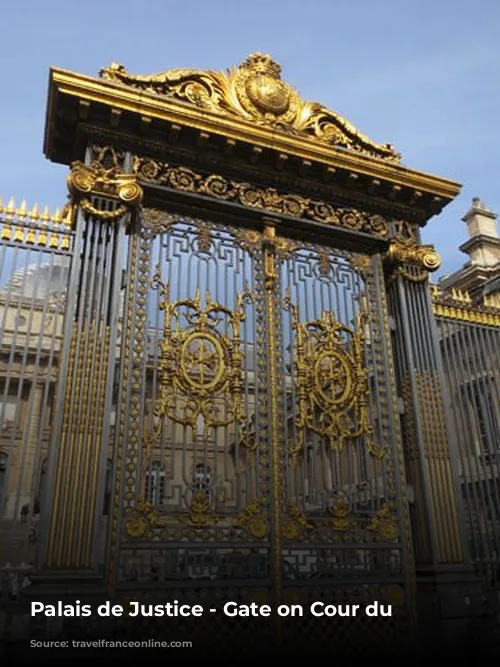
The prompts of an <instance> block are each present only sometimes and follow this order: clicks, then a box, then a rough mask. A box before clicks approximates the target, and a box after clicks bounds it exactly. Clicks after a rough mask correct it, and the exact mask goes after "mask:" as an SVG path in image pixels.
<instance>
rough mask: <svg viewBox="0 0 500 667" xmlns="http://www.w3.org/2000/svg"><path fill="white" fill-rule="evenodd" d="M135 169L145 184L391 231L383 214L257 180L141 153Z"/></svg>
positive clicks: (350, 226)
mask: <svg viewBox="0 0 500 667" xmlns="http://www.w3.org/2000/svg"><path fill="white" fill-rule="evenodd" d="M133 170H134V173H135V174H136V176H137V178H138V179H139V181H142V182H145V183H157V184H160V185H165V186H167V187H170V188H173V189H175V190H180V191H183V192H194V193H198V194H201V195H205V196H207V197H211V198H214V199H222V200H226V201H234V202H238V203H239V204H243V205H244V206H247V207H249V208H253V209H259V210H261V211H265V212H267V213H271V214H279V215H289V216H293V217H297V218H304V219H306V220H311V221H314V222H318V223H321V224H324V225H328V226H333V227H341V228H343V229H350V230H352V231H359V232H364V233H367V234H371V235H374V236H379V237H386V236H387V235H388V233H389V232H388V225H387V222H386V220H385V219H384V218H383V217H382V216H380V215H377V214H374V213H362V212H361V211H357V210H356V209H353V208H341V207H336V206H334V205H332V204H328V203H326V202H322V201H318V200H313V199H310V198H308V197H303V196H302V195H298V194H292V193H283V192H279V191H278V190H276V189H274V188H263V187H260V186H258V185H257V184H255V183H247V182H242V181H235V180H230V179H227V178H225V177H223V176H220V175H218V174H210V175H208V176H206V175H203V174H200V173H198V172H196V171H194V170H192V169H189V168H187V167H179V166H174V165H169V164H167V163H164V162H159V161H155V160H151V159H149V158H142V157H137V156H135V157H134V160H133Z"/></svg>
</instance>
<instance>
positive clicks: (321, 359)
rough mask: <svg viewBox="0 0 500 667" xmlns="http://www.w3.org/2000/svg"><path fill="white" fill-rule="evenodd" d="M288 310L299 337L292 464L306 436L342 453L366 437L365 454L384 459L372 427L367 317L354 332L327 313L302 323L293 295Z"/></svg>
mask: <svg viewBox="0 0 500 667" xmlns="http://www.w3.org/2000/svg"><path fill="white" fill-rule="evenodd" d="M285 307H286V309H287V310H289V311H290V313H291V315H292V326H293V329H294V331H295V334H296V379H295V382H296V385H297V394H298V416H297V418H296V426H297V431H298V437H297V441H296V442H293V443H291V445H290V449H289V454H290V457H291V460H292V463H294V464H296V463H297V460H298V457H299V455H300V453H301V452H302V451H303V449H304V446H305V441H306V434H307V432H308V431H312V432H314V433H316V434H317V435H319V436H320V437H321V438H323V439H324V440H325V441H326V442H327V444H328V446H329V448H330V449H331V450H332V451H334V450H337V451H339V452H341V451H343V449H344V446H345V444H346V442H347V441H352V440H355V439H357V438H360V437H364V438H365V442H366V448H367V451H368V452H369V453H370V454H371V455H372V456H374V457H375V458H376V459H381V458H382V457H383V455H384V453H383V449H382V448H380V447H379V446H378V445H377V444H376V442H375V437H374V429H373V427H372V426H371V425H370V423H369V409H368V399H367V394H368V382H367V378H368V375H367V371H366V368H365V362H364V357H363V346H364V325H365V323H366V315H365V314H364V313H360V314H359V316H358V321H357V327H356V330H352V329H350V328H348V327H346V326H345V325H343V324H341V323H340V322H338V321H337V319H336V318H335V315H334V314H333V313H332V312H327V311H324V312H323V314H322V317H321V319H319V320H315V321H310V322H300V318H299V315H298V309H297V307H296V306H295V304H293V303H292V302H291V298H290V294H289V293H288V294H287V295H286V298H285Z"/></svg>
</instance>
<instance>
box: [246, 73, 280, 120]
mask: <svg viewBox="0 0 500 667" xmlns="http://www.w3.org/2000/svg"><path fill="white" fill-rule="evenodd" d="M246 93H247V95H248V97H249V99H250V100H251V102H252V103H253V104H255V106H256V107H257V108H258V109H259V110H260V111H262V112H263V113H272V114H274V115H275V116H281V115H282V114H284V113H286V111H288V108H289V106H290V94H289V91H288V86H287V85H286V84H284V83H283V82H282V81H279V80H278V79H276V78H274V77H272V76H269V75H268V74H255V75H254V76H252V77H251V78H250V79H248V81H247V84H246Z"/></svg>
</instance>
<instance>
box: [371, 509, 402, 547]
mask: <svg viewBox="0 0 500 667" xmlns="http://www.w3.org/2000/svg"><path fill="white" fill-rule="evenodd" d="M368 530H370V531H372V532H374V533H376V534H377V535H378V537H380V539H382V540H383V541H384V542H396V541H397V539H398V524H397V521H396V513H395V510H394V506H393V504H392V503H386V504H384V505H382V507H381V508H380V509H379V511H378V512H377V513H376V514H375V516H374V517H373V519H372V520H371V522H370V525H369V526H368Z"/></svg>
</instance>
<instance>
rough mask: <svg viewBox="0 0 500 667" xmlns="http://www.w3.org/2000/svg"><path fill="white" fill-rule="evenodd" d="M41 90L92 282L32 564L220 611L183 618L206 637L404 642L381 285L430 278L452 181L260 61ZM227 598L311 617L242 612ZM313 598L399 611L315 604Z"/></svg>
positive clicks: (75, 307)
mask: <svg viewBox="0 0 500 667" xmlns="http://www.w3.org/2000/svg"><path fill="white" fill-rule="evenodd" d="M49 100H50V111H49V121H48V124H47V134H46V153H47V154H48V155H49V156H50V157H51V158H52V159H54V160H57V161H62V162H67V163H71V172H70V176H69V180H68V184H69V188H70V193H71V198H72V199H71V201H72V206H73V216H74V229H75V237H74V244H75V245H74V250H73V252H74V257H75V259H74V260H73V265H72V273H71V278H70V286H71V285H72V287H73V292H72V290H71V289H69V294H75V296H76V295H77V297H76V298H75V299H74V300H73V301H72V302H71V303H70V304H69V305H68V306H67V310H66V320H65V322H66V324H65V333H64V336H65V339H64V340H65V346H66V347H65V349H66V350H67V351H66V354H65V356H64V355H63V362H62V364H61V378H62V380H61V383H60V388H59V398H58V403H57V409H58V414H59V422H58V424H59V426H58V427H56V428H55V433H56V435H55V436H54V440H53V443H52V451H51V468H50V470H51V471H52V472H51V474H52V475H53V479H54V485H53V491H52V492H51V497H50V499H48V500H47V502H48V503H49V504H48V505H47V503H46V505H45V506H50V507H51V513H50V515H49V514H47V515H46V522H47V523H46V526H47V533H46V534H47V538H46V539H45V540H44V541H42V544H41V546H40V549H39V567H40V568H41V571H43V572H48V573H55V575H54V576H56V575H57V573H58V572H60V571H61V570H65V571H66V572H68V570H69V572H77V571H78V572H79V573H81V572H82V571H83V572H85V573H86V574H87V576H88V577H91V578H93V579H92V581H94V583H95V585H96V587H97V588H96V592H95V595H97V594H98V592H97V591H99V590H100V591H101V593H100V594H101V595H102V588H100V587H101V586H102V585H103V584H105V585H106V587H107V591H108V594H109V595H110V596H112V597H113V599H116V600H117V601H120V600H125V599H127V598H130V597H132V598H135V599H138V600H140V601H141V602H145V603H147V602H148V601H155V602H157V601H159V602H165V598H168V600H174V599H177V600H180V601H184V600H186V601H187V602H189V601H195V600H197V601H200V602H201V603H202V604H204V606H205V608H209V607H213V608H216V609H217V612H216V613H209V614H205V617H204V619H203V621H201V620H200V619H196V621H197V622H196V624H195V625H191V624H189V623H188V622H187V621H186V619H181V620H182V622H180V621H178V619H174V620H171V621H169V624H168V626H167V629H168V634H169V636H170V638H172V634H175V635H176V638H180V639H182V638H186V639H189V638H190V637H191V638H192V637H193V634H192V633H193V632H195V633H196V636H200V637H201V636H202V635H201V634H200V633H204V634H203V648H202V650H203V651H204V650H205V648H206V649H208V648H210V646H212V645H213V642H214V641H215V642H219V644H220V642H221V641H223V642H224V646H225V648H227V645H228V644H229V643H230V642H233V643H234V644H235V645H237V646H247V647H248V646H249V647H252V646H253V644H254V640H255V637H256V636H258V638H259V641H260V642H267V641H274V640H275V639H277V640H278V641H280V642H282V644H281V645H282V646H283V645H289V646H292V645H293V646H295V643H291V642H292V640H296V639H297V638H298V639H299V644H300V641H302V639H301V638H305V637H307V638H308V640H309V641H310V640H311V638H312V637H313V636H314V637H315V643H316V644H318V645H320V644H321V640H324V641H326V642H331V641H332V636H333V635H334V636H335V644H336V646H337V649H338V650H340V649H341V648H342V646H345V647H349V650H350V651H352V650H354V648H356V649H360V650H365V649H366V648H367V647H370V648H371V649H373V646H374V642H375V643H376V642H377V641H378V642H379V644H380V645H381V646H382V647H387V646H390V647H391V648H394V646H395V645H396V643H397V642H401V641H402V642H404V641H406V639H408V637H410V636H411V634H412V628H413V621H414V605H415V595H414V588H415V572H414V567H413V564H412V549H411V539H410V525H409V518H408V500H407V497H406V488H407V480H406V474H405V468H404V461H403V448H402V439H401V429H400V420H399V415H400V413H401V412H402V406H401V399H400V398H398V391H399V390H398V387H397V378H396V374H395V371H394V368H393V361H392V354H393V353H392V346H391V336H393V335H394V334H393V332H394V330H395V326H394V322H393V321H392V320H391V319H390V318H389V315H388V311H387V302H386V284H387V280H388V276H392V278H391V280H392V279H394V280H396V283H397V285H399V283H398V282H397V281H401V280H403V279H404V280H406V279H408V280H410V281H413V283H418V282H422V279H421V277H422V276H423V275H424V274H425V271H427V270H433V269H434V268H436V266H437V264H436V262H435V256H434V254H433V252H432V249H429V248H427V247H423V246H420V242H419V231H418V227H419V225H420V224H424V223H425V221H426V220H427V219H428V217H429V216H430V215H432V214H433V213H435V212H437V211H438V210H440V208H441V207H442V206H443V205H444V204H445V203H446V202H447V201H448V200H449V199H451V198H452V197H453V196H454V194H456V191H457V188H456V186H455V184H451V183H449V182H447V181H441V180H439V179H436V178H434V177H429V176H426V175H422V174H419V173H417V172H412V171H410V170H408V169H406V168H404V167H402V166H401V165H400V162H399V160H400V158H399V156H398V155H397V154H396V153H395V152H394V150H393V149H392V147H391V146H389V145H384V146H380V145H377V144H375V143H373V142H371V141H370V140H369V139H368V138H366V137H365V136H363V135H361V134H360V133H358V132H357V131H356V130H354V128H352V126H350V125H349V123H347V122H346V121H345V120H344V119H342V118H341V117H340V116H338V115H337V114H335V113H334V112H331V111H329V110H327V109H325V108H324V107H322V106H320V105H318V104H311V103H308V102H305V101H303V100H301V99H300V97H299V96H298V94H297V93H296V91H294V90H293V89H292V88H291V87H290V86H288V85H287V84H285V83H284V82H283V81H282V80H281V77H280V68H279V66H278V65H277V64H276V63H274V62H273V61H272V60H271V59H270V58H269V57H268V56H261V55H258V54H257V55H254V56H251V57H250V58H249V59H247V61H245V63H243V65H241V66H240V67H239V68H237V69H235V70H231V71H230V72H229V73H228V74H216V73H210V72H209V73H205V72H198V71H186V70H176V71H173V72H166V73H163V74H161V75H157V76H152V77H138V76H132V75H130V74H128V73H127V72H126V71H125V69H124V68H123V67H122V66H121V65H116V64H115V65H112V66H111V67H110V68H108V69H106V70H103V71H102V73H101V79H93V78H89V77H81V76H77V75H73V74H72V73H69V72H66V71H62V70H53V72H52V81H51V93H50V98H49ZM75 158H78V160H79V161H77V162H75V161H74V160H75ZM415 272H417V273H415ZM417 274H418V275H417ZM425 275H426V274H425ZM398 276H399V277H398ZM415 276H416V278H415V280H413V278H414V277H415ZM424 277H425V276H424ZM71 281H72V282H71ZM391 284H392V283H391ZM394 298H395V299H397V297H396V296H395V297H394ZM401 298H402V297H401ZM397 344H400V343H397ZM401 345H403V343H401ZM401 350H403V351H402V352H401ZM401 350H400V353H402V354H404V353H405V350H406V348H404V345H403V348H401ZM91 381H92V382H91ZM415 400H417V399H415ZM415 405H416V406H417V405H418V404H417V403H416V404H415ZM407 409H408V410H410V405H409V404H408V406H407ZM111 415H113V418H111ZM89 420H90V421H89ZM92 462H94V463H92ZM107 462H110V463H111V466H112V470H113V479H114V482H113V484H112V488H111V487H110V486H109V484H108V482H107V481H106V480H107V479H109V477H107V476H106V472H107V471H109V469H110V466H109V464H108V463H107ZM415 474H416V475H418V472H416V473H415ZM443 474H444V473H443ZM446 474H448V473H446ZM450 479H451V478H450ZM450 484H451V486H452V484H453V481H452V480H451V482H450ZM451 486H450V485H449V486H448V487H447V488H448V489H450V488H451ZM107 492H109V493H111V494H112V500H111V503H110V514H109V517H108V519H107V520H103V519H102V517H100V516H99V513H98V512H96V509H95V508H96V498H101V499H102V498H103V497H104V496H105V495H106V493H107ZM435 502H441V501H436V499H435ZM82 508H83V509H82ZM445 513H446V512H444V513H443V515H442V516H444V514H445ZM424 514H425V512H424ZM424 514H422V517H423V516H424ZM439 516H441V514H440V515H439ZM454 516H455V515H454ZM420 520H421V521H424V519H422V518H421V519H420ZM454 520H455V521H456V516H455V519H454ZM435 528H436V527H435V526H434V527H433V530H434V529H435ZM455 529H456V526H455V528H454V529H453V530H455ZM457 530H458V529H457ZM79 576H80V575H79ZM86 590H89V589H86ZM82 595H83V593H82ZM227 601H235V602H239V603H248V602H251V601H258V602H261V603H265V602H267V601H268V602H269V603H270V604H271V605H272V606H273V608H274V609H276V608H277V607H278V606H279V605H281V604H290V603H295V604H302V605H303V607H304V617H299V618H279V617H278V616H277V615H276V614H275V615H274V616H273V619H274V620H270V619H267V618H261V619H255V618H237V619H234V618H233V619H230V618H228V617H227V616H224V614H223V613H222V606H223V604H224V603H225V602H227ZM315 601H324V602H332V603H342V604H346V603H349V604H359V605H361V606H363V605H364V604H367V603H370V602H373V601H378V602H379V603H382V604H389V605H392V606H393V614H392V616H391V617H389V618H388V617H381V618H380V617H379V618H370V617H366V616H365V615H364V614H362V613H361V614H359V615H358V616H357V617H355V618H349V619H345V618H339V617H338V616H337V617H333V618H332V617H329V618H327V617H323V618H317V617H314V616H311V614H310V613H309V606H310V605H311V604H312V603H313V602H315ZM127 620H131V621H133V622H132V623H131V624H130V626H127ZM156 620H157V621H158V623H159V628H158V631H157V632H158V633H161V632H163V631H164V630H165V627H166V626H165V621H164V619H162V618H160V619H156ZM154 621H155V619H153V618H150V617H146V618H144V619H142V622H143V623H144V624H147V628H148V632H149V635H150V634H151V629H152V628H153V625H152V623H154ZM120 622H121V623H122V625H123V630H124V631H125V630H127V628H128V630H130V631H132V630H139V634H140V632H143V631H144V630H143V628H142V629H141V621H140V619H137V618H134V619H127V618H125V619H124V620H123V619H122V621H120ZM174 623H175V633H173V632H172V627H174V626H173V624H174ZM276 623H277V624H278V627H276ZM144 627H145V626H144ZM216 628H217V629H218V630H215V629H216ZM162 629H163V630H162ZM256 633H257V635H256ZM332 633H333V635H332ZM198 648H201V647H198Z"/></svg>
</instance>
